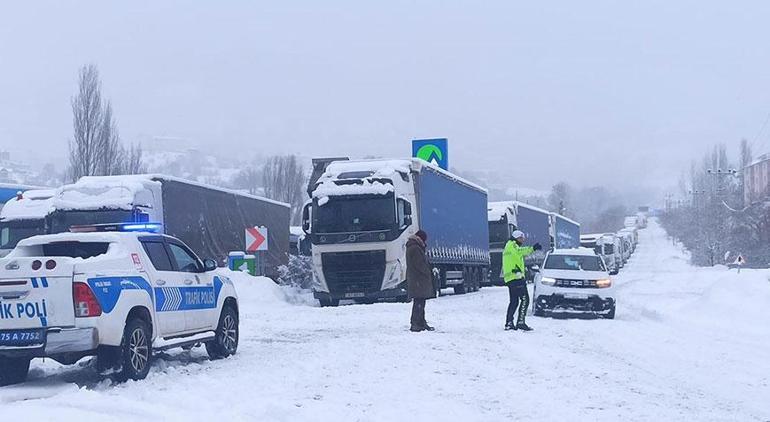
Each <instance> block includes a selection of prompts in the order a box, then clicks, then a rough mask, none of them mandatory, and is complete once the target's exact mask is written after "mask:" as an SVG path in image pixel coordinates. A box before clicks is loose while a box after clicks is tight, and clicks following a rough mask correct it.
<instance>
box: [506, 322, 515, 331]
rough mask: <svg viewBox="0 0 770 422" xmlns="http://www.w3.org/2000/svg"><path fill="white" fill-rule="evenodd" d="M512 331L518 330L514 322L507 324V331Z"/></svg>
mask: <svg viewBox="0 0 770 422" xmlns="http://www.w3.org/2000/svg"><path fill="white" fill-rule="evenodd" d="M511 330H516V325H514V324H513V322H506V323H505V331H511Z"/></svg>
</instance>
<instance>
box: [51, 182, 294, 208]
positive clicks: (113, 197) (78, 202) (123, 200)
mask: <svg viewBox="0 0 770 422" xmlns="http://www.w3.org/2000/svg"><path fill="white" fill-rule="evenodd" d="M164 180H167V181H174V182H179V183H184V184H187V185H192V186H197V187H201V188H205V189H211V190H215V191H219V192H225V193H229V194H234V195H240V196H244V197H248V198H252V199H257V200H260V201H265V202H269V203H272V204H276V205H280V206H284V207H287V208H289V207H290V205H289V204H286V203H283V202H279V201H274V200H272V199H268V198H264V197H261V196H256V195H250V194H247V193H244V192H239V191H236V190H232V189H226V188H221V187H216V186H212V185H206V184H203V183H199V182H194V181H190V180H186V179H182V178H178V177H173V176H166V175H162V174H136V175H122V176H84V177H81V178H80V179H79V180H78V181H77V182H75V183H72V184H69V185H65V186H63V187H62V188H61V191H60V192H59V194H58V195H56V198H55V199H54V203H53V206H54V207H55V208H56V209H65V210H67V209H69V210H72V209H77V210H94V209H100V208H117V209H128V210H130V209H132V208H133V206H134V204H135V202H136V201H137V200H144V199H138V198H137V195H140V194H142V193H143V192H146V191H147V190H149V189H150V188H151V187H152V186H160V185H161V184H162V181H164Z"/></svg>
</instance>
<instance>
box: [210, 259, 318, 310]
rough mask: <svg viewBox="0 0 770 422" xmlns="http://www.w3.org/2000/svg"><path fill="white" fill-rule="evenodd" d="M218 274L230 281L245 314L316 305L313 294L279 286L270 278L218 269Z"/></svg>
mask: <svg viewBox="0 0 770 422" xmlns="http://www.w3.org/2000/svg"><path fill="white" fill-rule="evenodd" d="M219 273H220V274H222V275H223V276H225V277H228V278H229V279H230V280H232V282H233V285H235V291H236V292H237V293H238V301H239V302H240V307H241V309H242V310H244V311H246V312H249V311H260V310H268V309H271V308H281V307H286V306H291V305H309V306H315V305H316V301H315V299H313V294H312V293H310V292H309V291H307V290H302V289H299V288H296V287H290V286H279V285H277V284H275V282H274V281H273V280H272V279H270V278H267V277H254V276H252V275H249V274H248V273H244V272H239V271H232V270H228V269H220V270H219Z"/></svg>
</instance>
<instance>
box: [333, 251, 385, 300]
mask: <svg viewBox="0 0 770 422" xmlns="http://www.w3.org/2000/svg"><path fill="white" fill-rule="evenodd" d="M321 262H322V263H323V272H324V277H325V278H326V284H327V285H328V286H329V292H330V293H332V294H335V293H354V292H363V293H370V292H376V291H379V290H380V288H381V287H382V279H383V278H384V277H385V251H384V250H379V251H362V252H335V253H324V254H321Z"/></svg>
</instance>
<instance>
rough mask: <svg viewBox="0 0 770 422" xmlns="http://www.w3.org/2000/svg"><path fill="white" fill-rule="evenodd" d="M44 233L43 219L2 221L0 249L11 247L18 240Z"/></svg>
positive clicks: (0, 225) (13, 246)
mask: <svg viewBox="0 0 770 422" xmlns="http://www.w3.org/2000/svg"><path fill="white" fill-rule="evenodd" d="M44 233H45V221H44V220H42V219H41V220H19V221H4V222H2V223H0V249H13V248H15V247H16V244H17V243H19V241H20V240H24V239H26V238H28V237H32V236H36V235H38V234H44Z"/></svg>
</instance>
